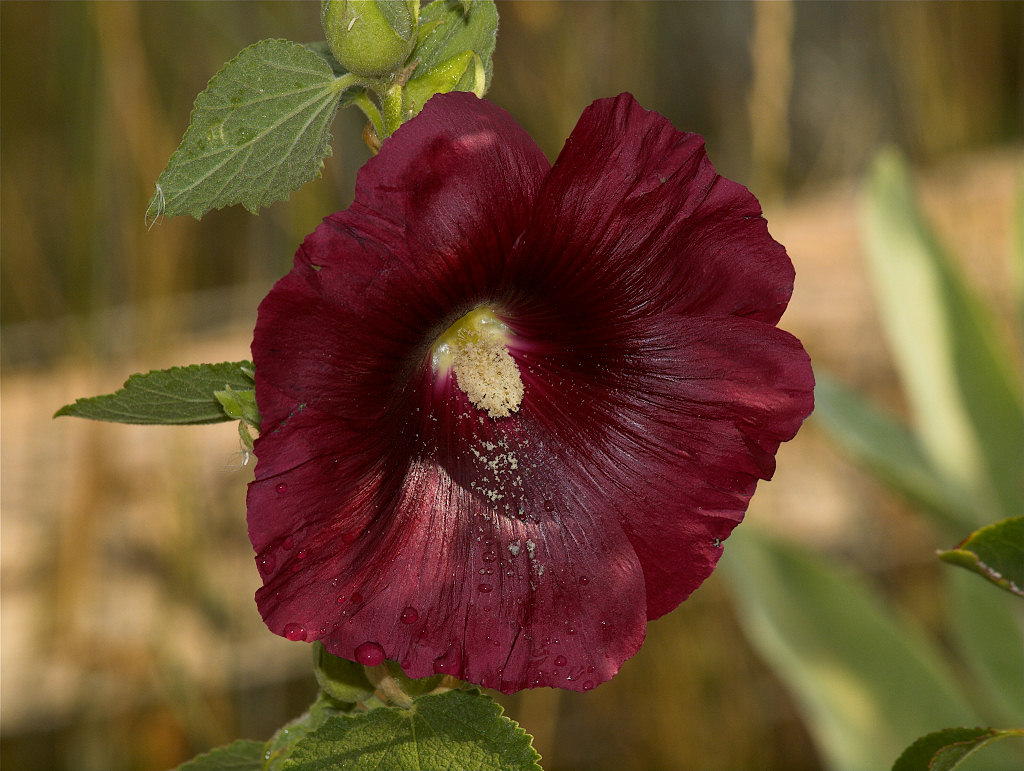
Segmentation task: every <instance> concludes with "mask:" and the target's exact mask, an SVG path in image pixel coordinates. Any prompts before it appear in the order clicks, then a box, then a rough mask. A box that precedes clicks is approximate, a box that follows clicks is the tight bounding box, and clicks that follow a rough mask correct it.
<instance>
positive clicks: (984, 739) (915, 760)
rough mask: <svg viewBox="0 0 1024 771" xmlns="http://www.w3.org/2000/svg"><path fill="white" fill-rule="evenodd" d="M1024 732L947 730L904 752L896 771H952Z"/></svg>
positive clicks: (933, 734)
mask: <svg viewBox="0 0 1024 771" xmlns="http://www.w3.org/2000/svg"><path fill="white" fill-rule="evenodd" d="M1008 736H1024V731H1021V730H1019V729H1014V730H1007V731H1003V730H998V729H995V728H945V729H943V730H941V731H936V732H935V733H930V734H928V735H927V736H922V737H921V738H920V739H918V740H917V741H916V742H914V743H913V744H911V745H910V746H909V747H907V749H906V750H904V752H903V754H902V755H900V757H899V758H898V759H897V761H896V762H895V763H894V764H893V766H892V771H952V770H953V769H954V768H956V767H957V766H959V765H960V763H961V761H963V760H964V759H966V758H967V756H968V755H970V754H971V753H973V752H974V751H976V750H979V749H981V748H982V747H984V746H985V745H986V744H989V743H990V742H993V741H995V740H996V739H1002V738H1004V737H1008Z"/></svg>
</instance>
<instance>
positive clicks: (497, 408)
mask: <svg viewBox="0 0 1024 771" xmlns="http://www.w3.org/2000/svg"><path fill="white" fill-rule="evenodd" d="M463 332H464V334H460V335H458V336H457V337H456V339H455V341H454V344H453V345H452V346H451V351H452V369H453V370H454V371H455V380H456V382H457V383H458V384H459V388H461V389H462V390H463V391H464V392H465V394H466V396H468V397H469V400H470V401H471V402H472V403H473V405H474V406H476V407H478V408H479V409H481V410H484V411H486V412H487V414H488V415H490V416H491V417H492V418H507V417H508V416H509V415H511V414H512V413H513V412H516V411H517V410H518V409H519V405H520V404H522V401H523V390H524V389H523V378H522V377H521V376H520V374H519V366H518V365H517V364H516V360H515V359H513V358H512V354H510V353H509V352H508V348H506V347H505V345H504V343H503V342H502V341H501V339H500V338H498V337H496V336H491V335H479V334H473V333H472V332H468V330H463Z"/></svg>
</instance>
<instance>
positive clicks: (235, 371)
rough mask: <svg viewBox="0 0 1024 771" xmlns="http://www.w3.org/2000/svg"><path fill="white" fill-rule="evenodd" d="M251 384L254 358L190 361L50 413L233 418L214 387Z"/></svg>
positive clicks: (153, 420)
mask: <svg viewBox="0 0 1024 771" xmlns="http://www.w3.org/2000/svg"><path fill="white" fill-rule="evenodd" d="M226 388H234V389H236V390H238V391H247V390H249V389H251V388H252V362H249V361H233V362H223V363H221V364H192V365H190V366H187V367H171V368H170V369H162V370H153V371H152V372H148V373H146V374H145V375H142V374H135V375H132V376H131V377H129V378H128V380H127V381H125V384H124V387H123V388H121V389H120V390H118V391H115V392H114V393H112V394H105V395H103V396H92V397H88V398H83V399H79V400H78V401H76V402H75V403H74V404H67V405H65V406H63V407H61V408H60V409H59V410H57V412H56V413H55V414H54V417H55V418H56V417H60V416H61V415H70V416H72V417H76V418H89V419H90V420H105V421H109V422H112V423H139V424H145V425H185V424H201V423H220V422H222V421H225V420H234V419H235V418H234V417H233V416H231V415H229V414H228V413H227V412H226V411H225V410H224V407H223V405H222V404H221V402H220V401H219V400H218V398H217V397H216V396H215V394H216V392H217V391H222V390H224V389H226Z"/></svg>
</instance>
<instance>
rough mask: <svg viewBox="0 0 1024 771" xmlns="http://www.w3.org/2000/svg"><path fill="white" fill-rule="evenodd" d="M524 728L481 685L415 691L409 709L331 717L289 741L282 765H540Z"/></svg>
mask: <svg viewBox="0 0 1024 771" xmlns="http://www.w3.org/2000/svg"><path fill="white" fill-rule="evenodd" d="M538 760H540V755H538V754H537V752H536V751H535V750H534V749H533V747H532V746H531V744H530V736H529V734H527V733H526V732H525V731H524V730H523V729H522V728H520V727H519V725H518V724H517V723H516V722H515V721H513V720H510V719H509V718H507V717H504V716H503V715H502V710H501V707H499V706H498V705H497V704H495V703H494V701H492V700H491V699H490V698H489V697H487V696H484V695H482V694H481V693H480V692H479V691H460V690H455V691H448V692H446V693H441V694H436V695H431V696H423V697H421V698H419V699H416V701H415V703H414V704H413V706H412V707H411V708H409V709H401V708H398V707H392V708H381V709H375V710H372V711H370V712H365V713H361V714H356V715H338V716H334V717H330V718H328V719H327V721H326V722H325V723H324V724H323V725H322V726H321V727H320V728H319V729H317V730H316V731H314V732H312V733H311V734H309V735H308V736H306V737H305V738H304V739H302V740H301V741H299V742H298V743H296V744H295V747H294V749H293V750H292V752H291V755H290V756H289V757H288V759H287V760H286V761H285V762H284V764H283V765H282V768H283V769H285V771H350V770H351V771H362V769H367V768H381V769H385V768H401V769H409V770H410V771H428V770H429V769H449V768H471V769H474V770H476V771H487V770H488V769H494V771H498V770H499V769H501V770H502V771H520V770H521V771H540V766H539V765H538V764H537V761H538Z"/></svg>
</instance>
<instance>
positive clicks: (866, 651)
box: [721, 527, 982, 769]
mask: <svg viewBox="0 0 1024 771" xmlns="http://www.w3.org/2000/svg"><path fill="white" fill-rule="evenodd" d="M721 566H722V569H723V570H724V573H725V575H726V576H727V578H728V579H729V581H730V582H731V584H732V587H733V597H734V598H735V601H736V603H737V604H738V606H739V610H740V613H739V618H740V620H741V623H742V624H743V625H744V627H745V630H746V632H747V637H748V638H749V639H750V640H751V642H752V643H753V644H754V646H755V648H756V649H757V650H758V651H759V652H760V654H761V655H762V656H763V657H764V658H765V660H767V661H768V662H769V663H770V664H771V665H772V667H773V669H774V670H775V672H776V673H777V674H778V675H779V676H780V677H781V678H782V680H783V681H784V682H785V683H786V684H787V685H788V687H789V689H790V691H791V692H792V693H793V694H794V696H795V697H796V699H797V701H798V703H799V704H800V705H801V708H802V711H803V713H804V716H805V719H806V721H807V726H808V729H809V731H810V732H811V735H812V736H813V737H814V739H815V741H816V743H817V745H818V747H819V749H820V750H821V752H822V754H823V756H824V758H825V760H826V763H827V765H828V766H829V767H830V768H836V769H852V768H865V769H866V768H885V767H888V766H889V764H890V763H891V762H892V759H893V758H894V757H897V756H898V755H899V753H900V752H902V750H903V749H904V748H905V747H906V746H907V745H909V744H910V743H911V742H912V741H913V740H914V739H916V738H917V737H918V736H921V735H923V734H925V733H927V732H928V731H931V730H933V729H934V728H935V726H937V725H939V726H941V725H963V724H972V723H974V724H976V723H979V722H982V721H981V720H979V717H978V715H977V714H976V713H975V712H974V710H973V709H972V708H971V707H969V706H968V700H967V697H966V695H965V694H964V692H963V691H962V689H961V688H960V687H959V686H958V685H957V683H956V681H955V679H954V677H953V674H952V672H951V671H950V670H949V668H948V667H947V665H946V664H945V662H944V661H943V660H942V658H941V656H940V654H939V652H938V650H937V649H936V648H935V646H934V645H933V644H932V643H931V642H930V641H929V640H928V639H927V638H926V637H925V636H924V635H923V634H921V632H920V631H919V630H918V629H917V628H916V627H914V626H913V625H911V624H910V623H909V622H907V621H906V620H904V619H900V618H897V617H895V616H893V615H892V614H891V613H890V612H889V611H888V610H887V608H886V607H885V604H884V602H883V600H882V599H881V598H879V597H878V596H876V595H875V593H874V592H873V591H872V590H871V589H870V588H869V587H868V586H867V585H866V584H865V582H864V581H863V580H862V579H860V578H857V577H856V576H854V575H852V574H849V573H847V572H845V571H842V570H840V569H839V568H837V567H836V566H834V565H831V564H829V563H828V562H826V561H825V560H823V559H822V558H820V557H817V556H815V555H814V554H812V553H811V552H810V551H809V550H807V549H805V548H803V547H800V546H797V545H796V544H786V543H782V542H779V541H776V540H773V539H771V538H769V537H767V536H765V535H764V534H762V533H759V532H758V531H757V530H756V529H754V528H751V527H745V528H740V529H739V530H738V531H737V532H736V533H734V534H733V536H732V537H731V538H730V539H729V542H728V545H727V546H726V549H725V554H724V556H723V559H722V563H721Z"/></svg>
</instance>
